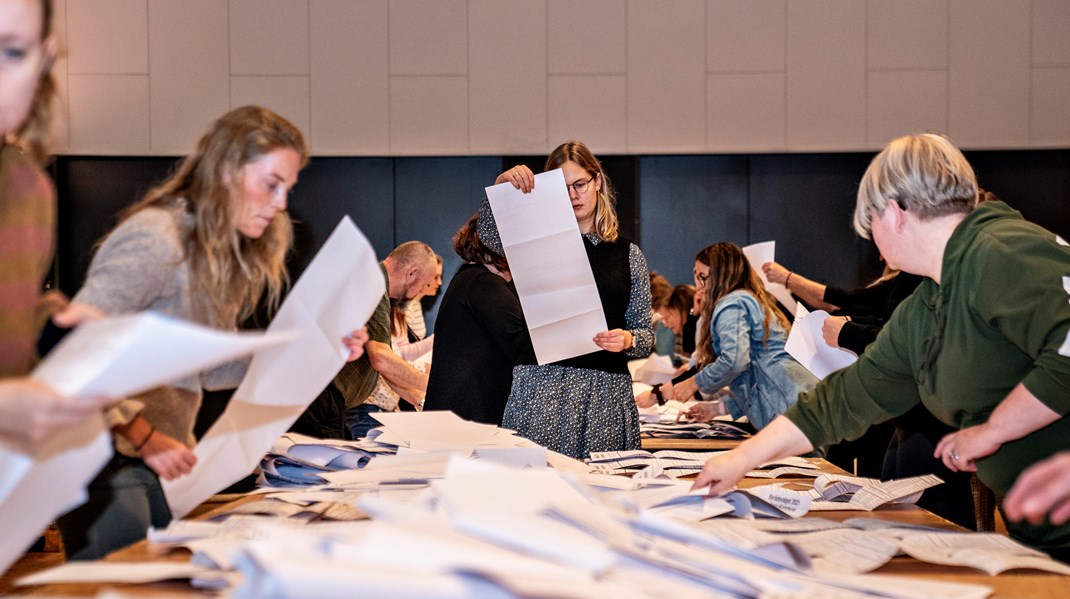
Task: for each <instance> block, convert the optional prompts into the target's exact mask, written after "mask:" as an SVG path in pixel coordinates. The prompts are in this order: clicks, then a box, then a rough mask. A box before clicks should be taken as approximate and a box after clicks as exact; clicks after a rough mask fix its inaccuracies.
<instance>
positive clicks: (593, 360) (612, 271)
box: [529, 235, 632, 374]
mask: <svg viewBox="0 0 1070 599" xmlns="http://www.w3.org/2000/svg"><path fill="white" fill-rule="evenodd" d="M631 246H632V242H631V241H628V240H627V239H624V238H623V237H621V238H618V239H617V240H616V241H601V240H599V241H598V243H593V242H592V241H591V239H590V236H588V235H584V236H583V247H584V248H585V249H586V250H587V259H588V260H589V261H590V262H591V272H592V273H593V274H594V282H595V286H596V287H598V298H599V300H601V302H602V310H603V312H605V315H606V324H607V325H608V327H609V328H608V330H610V331H612V330H613V329H627V328H628V320H627V318H626V313H627V312H628V303H629V302H630V301H631V297H632V269H631V263H630V261H629V254H630V252H631ZM532 357H534V354H533V355H532ZM630 359H631V358H630V357H629V356H628V354H627V353H625V352H609V351H606V350H598V351H595V352H592V353H589V354H585V355H582V356H576V357H574V358H569V359H567V360H559V361H557V362H554V364H556V365H558V366H569V367H572V368H589V369H591V370H602V371H605V372H615V373H618V374H628V360H630ZM529 363H530V364H534V363H535V360H532V361H531V362H529Z"/></svg>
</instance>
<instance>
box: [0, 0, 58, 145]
mask: <svg viewBox="0 0 1070 599" xmlns="http://www.w3.org/2000/svg"><path fill="white" fill-rule="evenodd" d="M52 13H53V10H52V0H41V39H40V42H41V43H42V44H44V43H45V42H46V41H47V40H48V39H49V38H50V37H51V36H52ZM54 58H55V57H54V56H46V57H45V60H46V61H48V62H47V63H46V64H45V67H44V69H43V70H42V72H41V80H40V81H38V82H37V88H36V89H35V90H34V95H33V102H32V103H31V104H30V114H29V115H27V117H26V120H25V121H23V123H22V125H21V126H20V127H19V128H18V129H17V130H16V131H14V132H13V133H12V135H11V141H12V142H13V143H15V144H16V145H18V146H19V147H21V148H22V149H23V150H24V151H25V152H26V153H27V154H29V155H30V157H31V158H33V160H34V161H36V162H38V163H42V162H44V161H45V160H46V159H47V158H48V149H49V148H48V141H49V135H50V134H51V132H50V130H49V124H50V123H51V122H52V107H53V105H54V103H55V100H56V79H55V77H53V76H52V61H53V60H54ZM0 141H4V140H0Z"/></svg>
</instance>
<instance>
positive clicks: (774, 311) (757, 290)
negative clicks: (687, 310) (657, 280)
mask: <svg viewBox="0 0 1070 599" xmlns="http://www.w3.org/2000/svg"><path fill="white" fill-rule="evenodd" d="M695 260H696V261H697V262H700V263H702V264H705V265H706V266H709V267H710V278H709V279H708V280H707V281H706V286H705V289H704V291H703V293H704V294H705V295H704V296H703V298H702V322H703V325H704V326H703V327H702V331H701V332H700V333H699V338H698V343H697V345H696V347H695V353H696V354H697V355H698V363H699V365H701V366H705V365H706V364H709V363H711V362H713V361H714V360H715V359H716V357H715V356H714V352H713V337H712V335H711V333H710V325H711V323H712V322H713V320H712V319H713V309H714V308H715V307H716V305H717V302H719V301H721V298H723V297H724V296H726V295H728V294H729V293H731V292H733V291H735V290H737V289H744V290H746V291H749V292H750V293H751V294H753V295H754V296H755V297H756V298H757V299H758V304H759V305H761V307H762V311H763V312H764V313H765V319H764V321H763V323H762V327H763V330H764V333H763V334H762V345H763V346H764V345H766V343H767V342H768V340H769V323H770V320H771V319H772V318H776V319H777V321H778V322H780V325H781V326H782V327H784V330H785V331H788V330H789V329H790V328H791V323H790V322H789V321H788V319H787V317H786V316H784V314H783V313H782V312H781V311H780V309H779V308H778V307H777V304H776V300H775V299H773V296H772V295H770V294H769V292H767V291H766V290H765V287H764V286H763V285H762V282H761V281H760V280H759V279H758V275H757V274H755V272H754V269H753V268H751V267H750V264H749V263H748V262H747V258H746V256H744V255H743V250H741V249H740V248H739V246H738V245H736V244H734V243H729V242H727V241H722V242H720V243H715V244H713V245H711V246H709V247H707V248H705V249H703V250H702V251H701V252H699V253H698V256H696V258H695Z"/></svg>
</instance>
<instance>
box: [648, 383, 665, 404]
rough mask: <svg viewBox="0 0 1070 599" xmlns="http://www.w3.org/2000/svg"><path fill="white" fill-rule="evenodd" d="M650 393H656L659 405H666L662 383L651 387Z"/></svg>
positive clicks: (655, 396) (655, 397)
mask: <svg viewBox="0 0 1070 599" xmlns="http://www.w3.org/2000/svg"><path fill="white" fill-rule="evenodd" d="M650 393H651V394H653V395H654V399H656V400H658V405H659V406H663V405H665V396H664V395H662V393H661V383H658V384H657V385H654V386H653V387H651V388H650Z"/></svg>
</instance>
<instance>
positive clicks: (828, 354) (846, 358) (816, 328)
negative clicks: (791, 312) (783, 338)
mask: <svg viewBox="0 0 1070 599" xmlns="http://www.w3.org/2000/svg"><path fill="white" fill-rule="evenodd" d="M828 317H829V313H828V312H825V311H824V310H818V311H816V312H809V311H807V309H806V308H804V307H803V305H802V304H799V305H798V306H797V307H796V308H795V323H794V324H793V325H792V326H791V332H790V333H788V340H787V342H786V343H785V344H784V349H785V350H786V351H787V352H788V353H789V354H791V357H793V358H795V359H796V360H797V361H798V362H799V364H802V365H803V367H804V368H806V369H807V370H809V371H810V372H811V373H812V374H813V375H814V376H816V377H817V378H819V379H821V380H824V379H825V377H827V376H828V375H830V374H832V373H833V372H836V371H837V370H839V369H841V368H846V367H847V366H850V365H851V364H854V363H855V362H857V361H858V356H856V355H855V354H854V352H850V351H847V350H846V349H843V348H839V347H830V346H829V344H827V343H825V339H824V337H823V336H822V334H821V326H822V325H823V324H824V322H825V319H826V318H828Z"/></svg>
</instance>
